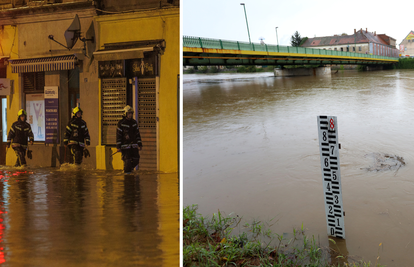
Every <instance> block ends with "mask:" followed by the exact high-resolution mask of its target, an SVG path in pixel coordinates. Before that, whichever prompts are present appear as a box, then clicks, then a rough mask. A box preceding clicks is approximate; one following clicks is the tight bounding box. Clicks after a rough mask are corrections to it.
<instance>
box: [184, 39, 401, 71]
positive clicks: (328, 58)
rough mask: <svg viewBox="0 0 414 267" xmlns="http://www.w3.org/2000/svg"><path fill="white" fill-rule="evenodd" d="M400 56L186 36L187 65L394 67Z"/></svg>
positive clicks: (185, 54)
mask: <svg viewBox="0 0 414 267" xmlns="http://www.w3.org/2000/svg"><path fill="white" fill-rule="evenodd" d="M397 62H398V57H386V56H378V55H369V54H361V53H353V52H342V51H334V50H322V49H314V48H305V47H292V46H275V45H266V44H256V43H252V44H250V43H244V42H237V41H223V40H219V39H206V38H199V37H188V36H184V37H183V64H184V65H301V64H316V65H327V64H394V63H397Z"/></svg>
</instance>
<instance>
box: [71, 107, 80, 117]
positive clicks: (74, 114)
mask: <svg viewBox="0 0 414 267" xmlns="http://www.w3.org/2000/svg"><path fill="white" fill-rule="evenodd" d="M78 112H80V113H81V114H82V113H83V111H82V110H81V109H80V107H75V108H74V109H73V110H72V115H73V117H75V116H76V113H78Z"/></svg>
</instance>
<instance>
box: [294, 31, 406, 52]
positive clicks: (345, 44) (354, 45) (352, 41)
mask: <svg viewBox="0 0 414 267" xmlns="http://www.w3.org/2000/svg"><path fill="white" fill-rule="evenodd" d="M301 46H302V47H311V48H317V49H324V50H335V51H343V52H354V53H363V54H370V55H380V56H388V57H398V54H399V50H398V49H397V48H396V39H394V38H392V37H390V36H388V35H386V34H377V33H376V32H369V31H368V29H366V30H365V31H364V30H362V29H360V30H359V31H357V30H356V29H354V34H352V35H347V34H342V35H334V36H325V37H315V38H308V39H307V40H306V41H305V42H304V43H303V44H302V45H301ZM413 49H414V44H413Z"/></svg>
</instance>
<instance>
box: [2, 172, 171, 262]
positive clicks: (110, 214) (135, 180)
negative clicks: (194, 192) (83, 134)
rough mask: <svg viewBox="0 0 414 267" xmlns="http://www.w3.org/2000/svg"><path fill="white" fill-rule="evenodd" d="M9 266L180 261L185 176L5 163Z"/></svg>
mask: <svg viewBox="0 0 414 267" xmlns="http://www.w3.org/2000/svg"><path fill="white" fill-rule="evenodd" d="M0 264H1V265H3V266H178V264H179V200H178V176H177V173H172V174H150V173H139V172H137V173H136V174H135V175H127V176H124V175H123V174H122V173H121V172H119V171H96V170H93V171H92V170H73V169H70V168H69V169H66V170H64V171H61V170H58V169H52V168H41V169H33V170H23V169H10V168H9V169H0Z"/></svg>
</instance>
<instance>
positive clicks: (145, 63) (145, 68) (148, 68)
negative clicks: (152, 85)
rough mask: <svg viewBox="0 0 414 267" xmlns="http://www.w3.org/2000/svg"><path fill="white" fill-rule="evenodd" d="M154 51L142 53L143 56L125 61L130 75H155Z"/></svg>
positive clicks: (155, 61)
mask: <svg viewBox="0 0 414 267" xmlns="http://www.w3.org/2000/svg"><path fill="white" fill-rule="evenodd" d="M156 59H157V55H156V53H144V58H138V59H131V60H129V61H128V63H127V71H128V73H129V74H130V75H131V77H139V78H145V77H147V78H152V77H155V76H157V60H156Z"/></svg>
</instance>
